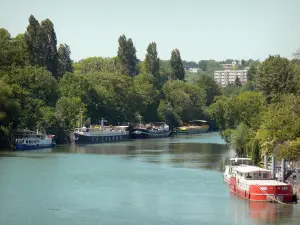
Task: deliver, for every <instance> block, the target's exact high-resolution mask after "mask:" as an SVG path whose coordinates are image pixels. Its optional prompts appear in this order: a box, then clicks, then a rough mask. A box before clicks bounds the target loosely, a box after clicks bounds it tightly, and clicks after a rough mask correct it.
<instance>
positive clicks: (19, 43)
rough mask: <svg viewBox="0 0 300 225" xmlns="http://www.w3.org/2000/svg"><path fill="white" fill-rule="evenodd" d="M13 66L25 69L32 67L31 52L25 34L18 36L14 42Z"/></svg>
mask: <svg viewBox="0 0 300 225" xmlns="http://www.w3.org/2000/svg"><path fill="white" fill-rule="evenodd" d="M11 60H12V66H13V67H18V66H20V67H24V66H29V65H30V60H29V52H28V48H27V45H26V42H25V36H24V34H18V35H17V36H16V37H15V38H13V40H12V58H11Z"/></svg>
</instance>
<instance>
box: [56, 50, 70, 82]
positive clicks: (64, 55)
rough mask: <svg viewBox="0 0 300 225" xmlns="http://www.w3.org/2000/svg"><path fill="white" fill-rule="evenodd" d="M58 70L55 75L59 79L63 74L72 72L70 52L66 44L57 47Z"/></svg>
mask: <svg viewBox="0 0 300 225" xmlns="http://www.w3.org/2000/svg"><path fill="white" fill-rule="evenodd" d="M57 53H58V69H57V75H58V77H61V76H62V75H63V74H65V73H67V72H70V73H72V72H73V71H74V68H73V65H72V63H73V62H72V60H71V57H70V56H71V50H70V47H69V46H68V45H67V44H64V45H62V44H61V45H59V48H58V52H57Z"/></svg>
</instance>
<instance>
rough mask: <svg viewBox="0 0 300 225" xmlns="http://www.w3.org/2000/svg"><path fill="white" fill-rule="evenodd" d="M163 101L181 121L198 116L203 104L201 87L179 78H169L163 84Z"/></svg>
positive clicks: (204, 98) (203, 96) (203, 97)
mask: <svg viewBox="0 0 300 225" xmlns="http://www.w3.org/2000/svg"><path fill="white" fill-rule="evenodd" d="M163 94H164V101H165V103H166V105H168V104H169V103H170V107H171V108H172V110H173V111H174V113H175V114H176V115H178V116H179V117H180V119H181V120H183V121H189V120H192V119H195V118H199V117H201V115H202V108H203V107H204V106H205V100H206V97H205V92H204V90H203V89H200V88H199V87H197V86H195V85H192V84H190V83H185V82H183V81H181V80H169V81H167V82H166V83H165V84H164V86H163Z"/></svg>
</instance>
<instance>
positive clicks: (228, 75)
mask: <svg viewBox="0 0 300 225" xmlns="http://www.w3.org/2000/svg"><path fill="white" fill-rule="evenodd" d="M236 77H238V78H239V80H240V81H241V83H242V84H244V83H246V82H247V70H219V71H215V73H214V80H215V81H216V82H217V83H218V84H219V85H220V86H223V87H225V86H227V85H228V84H232V83H234V82H235V79H236Z"/></svg>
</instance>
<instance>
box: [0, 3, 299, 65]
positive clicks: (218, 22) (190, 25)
mask: <svg viewBox="0 0 300 225" xmlns="http://www.w3.org/2000/svg"><path fill="white" fill-rule="evenodd" d="M30 14H33V15H34V16H35V17H36V19H38V20H39V21H41V20H43V19H45V18H49V19H50V20H51V21H52V22H53V23H54V26H55V30H56V35H57V39H58V43H67V44H68V45H70V47H71V51H72V58H73V59H74V60H79V59H82V58H85V57H89V56H103V57H111V56H115V55H116V54H117V48H118V42H117V41H118V37H119V36H120V35H122V34H125V35H126V37H128V38H132V40H133V42H134V45H135V47H136V49H137V56H138V58H140V59H144V56H145V52H146V48H147V45H148V44H149V42H151V41H155V42H156V43H157V47H158V54H159V57H160V58H162V59H169V58H170V55H171V50H172V49H174V48H178V49H179V50H180V52H181V57H182V58H183V59H185V60H194V61H198V60H201V59H216V60H222V59H226V58H236V59H242V58H244V59H248V58H253V59H258V58H259V59H261V60H263V59H265V58H266V57H268V55H269V54H280V55H282V56H285V57H288V58H290V57H291V56H292V53H293V52H294V51H295V50H296V49H297V48H300V0H285V1H283V0H251V1H246V0H227V1H225V0H184V1H180V0H165V1H163V0H148V1H143V0H126V1H125V0H107V1H103V0H98V1H97V0H85V1H80V0H79V1H77V0H50V1H49V0H48V1H47V0H23V1H21V0H19V1H17V0H0V27H2V28H6V29H8V30H9V32H10V33H11V34H12V35H13V36H15V35H16V34H18V33H21V32H22V33H23V32H24V31H25V29H26V27H27V25H28V17H29V15H30Z"/></svg>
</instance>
